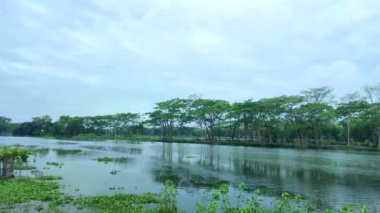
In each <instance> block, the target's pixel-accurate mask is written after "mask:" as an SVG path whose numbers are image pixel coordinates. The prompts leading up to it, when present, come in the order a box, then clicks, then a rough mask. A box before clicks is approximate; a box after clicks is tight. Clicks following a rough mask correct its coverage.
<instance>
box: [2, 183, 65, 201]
mask: <svg viewBox="0 0 380 213" xmlns="http://www.w3.org/2000/svg"><path fill="white" fill-rule="evenodd" d="M31 201H42V202H52V203H54V204H57V205H60V204H64V203H67V202H70V201H72V198H70V197H69V196H63V195H62V194H61V193H60V192H59V184H58V183H57V182H50V181H49V182H45V181H39V180H35V179H32V178H24V177H23V178H16V179H14V180H11V181H1V182H0V203H2V204H6V205H14V204H16V203H25V202H31Z"/></svg>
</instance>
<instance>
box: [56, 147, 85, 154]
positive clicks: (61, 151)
mask: <svg viewBox="0 0 380 213" xmlns="http://www.w3.org/2000/svg"><path fill="white" fill-rule="evenodd" d="M53 150H54V151H55V152H56V153H57V155H75V154H79V153H81V152H82V150H80V149H60V148H58V149H53Z"/></svg>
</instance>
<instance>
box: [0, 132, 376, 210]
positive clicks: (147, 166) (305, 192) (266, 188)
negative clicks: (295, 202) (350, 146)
mask: <svg viewBox="0 0 380 213" xmlns="http://www.w3.org/2000/svg"><path fill="white" fill-rule="evenodd" d="M14 144H20V145H23V146H29V147H33V148H34V149H36V150H37V152H36V154H34V155H32V156H31V157H30V158H29V162H30V164H32V165H35V166H36V167H37V168H38V169H39V170H41V171H42V172H43V173H46V174H49V175H60V176H62V177H63V179H62V180H60V182H61V185H62V191H63V192H65V193H68V194H71V195H73V196H79V195H111V194H114V193H143V192H159V191H160V190H161V188H162V185H163V183H164V181H165V180H167V179H170V180H172V181H174V182H175V183H177V184H178V185H179V195H178V198H177V199H178V206H179V209H182V210H186V211H187V212H192V211H195V203H197V202H199V201H200V199H201V196H202V194H203V189H206V188H208V187H210V185H212V183H228V184H229V185H230V186H231V189H232V190H231V193H236V188H237V187H238V185H239V184H240V183H245V184H246V185H247V188H248V190H249V191H251V190H254V189H261V191H263V194H264V197H266V198H267V199H265V198H264V200H266V202H270V200H271V199H270V198H271V197H276V196H278V195H279V194H280V193H281V192H289V193H291V194H296V193H298V194H301V195H302V196H303V197H305V198H306V199H309V200H311V201H312V202H313V203H314V204H315V205H316V206H317V207H318V208H326V207H329V208H337V207H339V206H341V205H342V204H352V205H359V204H365V205H367V206H369V207H370V210H371V212H380V155H379V153H378V152H366V151H335V150H334V151H327V150H300V149H280V148H255V147H241V146H219V145H201V144H184V143H160V142H120V141H119V142H113V141H105V142H95V141H84V142H77V141H64V140H55V139H40V138H28V137H24V138H22V137H0V145H14ZM106 156H107V157H112V158H120V159H124V160H119V161H117V162H110V163H102V162H98V161H97V160H96V159H97V158H100V157H106ZM47 162H58V163H59V164H60V166H58V167H57V166H46V163H47ZM112 171H115V173H116V174H111V172H112ZM22 173H24V175H25V174H27V175H28V172H26V171H22ZM234 189H235V190H234ZM247 193H249V192H247ZM269 205H270V204H269Z"/></svg>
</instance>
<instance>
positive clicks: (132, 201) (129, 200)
mask: <svg viewBox="0 0 380 213" xmlns="http://www.w3.org/2000/svg"><path fill="white" fill-rule="evenodd" d="M157 203H159V200H158V198H157V195H155V194H152V193H144V194H115V195H112V196H96V197H81V198H78V199H77V200H76V201H75V204H76V206H77V207H78V208H79V209H83V208H92V209H94V210H95V211H99V212H144V211H148V208H147V206H146V205H148V204H157Z"/></svg>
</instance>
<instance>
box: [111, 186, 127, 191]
mask: <svg viewBox="0 0 380 213" xmlns="http://www.w3.org/2000/svg"><path fill="white" fill-rule="evenodd" d="M108 189H109V190H124V187H123V186H119V187H115V186H110V187H108Z"/></svg>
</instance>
